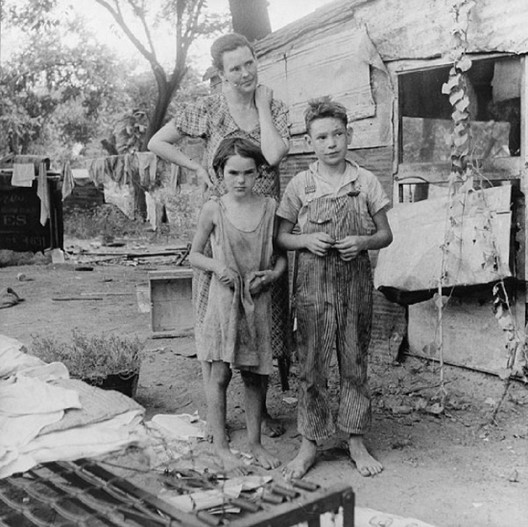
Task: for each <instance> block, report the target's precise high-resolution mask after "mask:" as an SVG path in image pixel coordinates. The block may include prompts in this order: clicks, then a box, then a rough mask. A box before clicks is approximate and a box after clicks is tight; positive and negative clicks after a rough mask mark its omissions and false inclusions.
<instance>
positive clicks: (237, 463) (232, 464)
mask: <svg viewBox="0 0 528 527" xmlns="http://www.w3.org/2000/svg"><path fill="white" fill-rule="evenodd" d="M215 450H216V455H217V456H218V458H219V459H218V461H219V463H220V465H221V466H222V468H223V470H224V472H225V473H226V474H229V475H230V476H245V475H247V474H249V472H250V470H249V468H248V467H247V466H246V465H245V464H244V461H243V460H242V459H240V458H239V457H238V456H236V455H235V454H233V452H231V450H230V449H229V448H216V449H215Z"/></svg>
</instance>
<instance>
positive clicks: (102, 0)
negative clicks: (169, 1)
mask: <svg viewBox="0 0 528 527" xmlns="http://www.w3.org/2000/svg"><path fill="white" fill-rule="evenodd" d="M95 2H97V3H98V4H99V5H101V6H103V7H104V8H105V9H106V10H107V11H108V12H109V13H110V14H111V15H112V16H113V17H114V20H115V21H116V22H117V23H118V25H119V27H120V28H121V29H122V30H123V32H124V33H125V35H126V36H127V37H128V39H129V40H130V42H132V44H134V46H135V47H136V49H137V50H138V51H139V52H140V53H141V54H142V55H143V56H144V57H145V58H146V59H147V60H148V62H149V63H150V65H151V67H152V69H153V70H155V69H157V68H160V69H162V68H161V66H160V64H159V62H158V59H157V58H156V54H155V53H154V52H153V51H152V52H151V51H149V50H148V49H146V48H145V46H144V45H143V43H142V42H141V41H140V40H139V39H138V38H137V37H136V36H135V35H134V33H133V32H132V30H131V29H130V28H129V27H128V26H127V24H126V22H125V19H124V17H123V13H122V12H121V9H120V6H119V2H117V0H114V4H115V7H112V5H110V3H109V2H107V0H95ZM142 22H144V19H142Z"/></svg>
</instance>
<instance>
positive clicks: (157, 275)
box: [148, 267, 194, 337]
mask: <svg viewBox="0 0 528 527" xmlns="http://www.w3.org/2000/svg"><path fill="white" fill-rule="evenodd" d="M192 274H193V273H192V269H190V268H189V267H180V268H177V269H172V270H170V271H151V272H149V273H148V279H149V290H150V304H151V310H150V313H151V329H152V336H153V337H178V336H182V335H189V334H191V333H192V331H193V327H194V316H193V306H192Z"/></svg>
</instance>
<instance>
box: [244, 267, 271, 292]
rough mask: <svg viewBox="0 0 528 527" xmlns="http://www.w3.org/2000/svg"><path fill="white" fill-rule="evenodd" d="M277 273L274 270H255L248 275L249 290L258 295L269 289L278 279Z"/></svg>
mask: <svg viewBox="0 0 528 527" xmlns="http://www.w3.org/2000/svg"><path fill="white" fill-rule="evenodd" d="M276 278H277V277H276V276H275V273H274V272H273V271H272V270H266V271H255V272H254V273H250V275H249V276H248V278H247V279H248V281H249V292H250V293H251V294H252V295H257V294H258V293H260V292H261V291H264V290H265V289H267V288H268V287H269V286H270V285H271V284H272V283H273V282H275V280H276Z"/></svg>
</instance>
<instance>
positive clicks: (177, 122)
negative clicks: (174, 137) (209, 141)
mask: <svg viewBox="0 0 528 527" xmlns="http://www.w3.org/2000/svg"><path fill="white" fill-rule="evenodd" d="M172 123H173V124H174V126H175V127H176V128H177V129H178V130H179V131H180V132H181V133H182V134H185V135H190V136H192V137H207V136H208V135H209V125H208V124H209V112H208V108H207V99H206V98H203V99H200V100H198V101H196V102H194V103H189V104H187V105H185V107H184V108H183V109H182V110H181V111H180V112H178V113H177V114H176V116H175V117H174V118H173V119H172Z"/></svg>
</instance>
